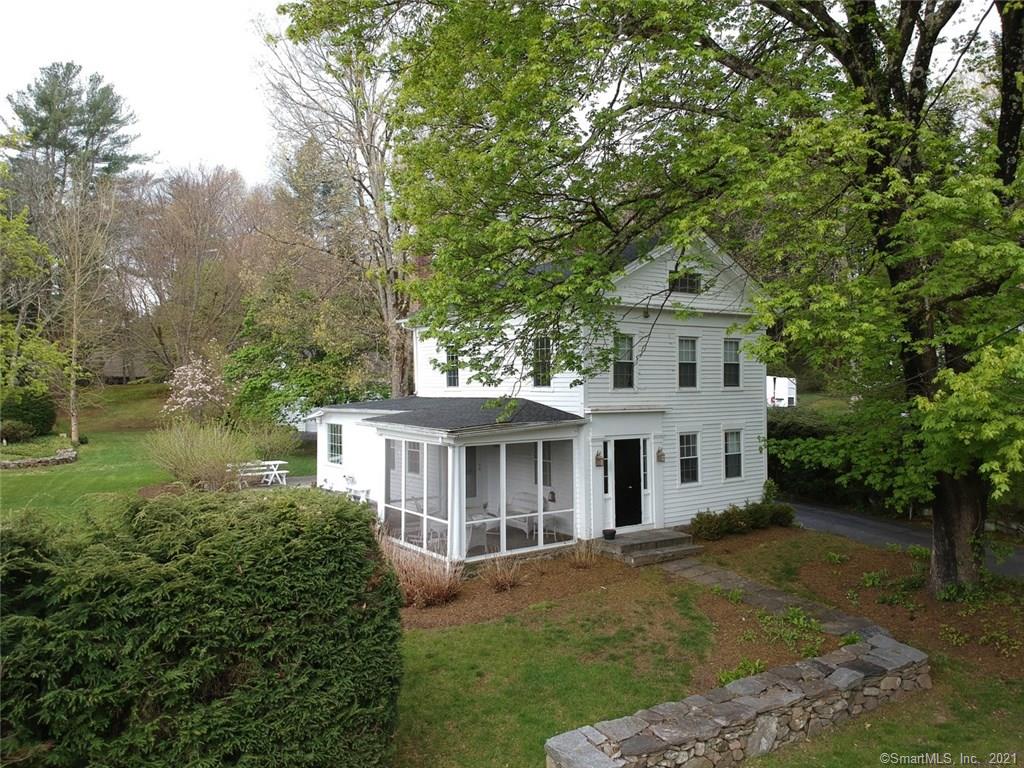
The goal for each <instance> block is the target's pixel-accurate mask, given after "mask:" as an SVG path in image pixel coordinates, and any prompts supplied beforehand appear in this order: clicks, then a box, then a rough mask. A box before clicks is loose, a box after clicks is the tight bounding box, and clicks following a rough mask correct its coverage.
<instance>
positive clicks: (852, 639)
mask: <svg viewBox="0 0 1024 768" xmlns="http://www.w3.org/2000/svg"><path fill="white" fill-rule="evenodd" d="M863 639H864V638H862V637H861V636H860V635H858V634H857V633H856V632H847V633H846V634H845V635H843V636H842V637H841V638H839V642H840V643H841V644H842V645H853V644H854V643H859V642H860V641H861V640H863Z"/></svg>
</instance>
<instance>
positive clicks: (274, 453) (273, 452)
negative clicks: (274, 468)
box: [240, 421, 301, 461]
mask: <svg viewBox="0 0 1024 768" xmlns="http://www.w3.org/2000/svg"><path fill="white" fill-rule="evenodd" d="M240 431H241V432H242V433H244V434H245V436H246V437H247V438H248V439H249V442H250V443H251V444H252V448H253V451H254V452H255V456H256V458H257V459H261V460H264V461H267V460H270V459H280V458H283V457H284V456H287V455H288V454H290V453H294V452H295V451H296V450H298V447H299V443H300V442H301V441H300V439H299V431H298V430H297V429H295V427H290V426H288V425H287V424H274V423H273V422H269V421H250V422H245V423H244V424H242V425H240Z"/></svg>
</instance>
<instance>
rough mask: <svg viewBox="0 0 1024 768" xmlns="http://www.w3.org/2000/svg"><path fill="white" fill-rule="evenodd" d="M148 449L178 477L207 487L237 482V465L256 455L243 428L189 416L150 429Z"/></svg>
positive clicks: (185, 483) (153, 457)
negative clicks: (240, 429) (234, 427)
mask: <svg viewBox="0 0 1024 768" xmlns="http://www.w3.org/2000/svg"><path fill="white" fill-rule="evenodd" d="M146 449H147V450H148V451H149V454H150V456H151V457H152V459H153V461H154V463H156V464H157V466H160V467H163V468H164V469H166V470H167V471H168V472H170V473H171V474H172V475H173V476H174V479H175V480H177V481H178V482H180V483H183V484H184V485H186V486H188V487H190V488H205V489H206V490H218V489H221V488H228V487H233V486H236V485H237V484H238V479H239V478H238V471H237V470H236V469H234V468H233V466H234V465H237V464H241V463H243V462H245V461H249V460H251V459H253V458H254V457H255V450H254V448H253V446H252V443H251V442H250V441H249V438H248V437H247V436H246V435H244V434H242V433H241V432H238V431H235V430H232V429H230V428H228V427H224V426H221V425H219V424H200V423H198V422H195V421H188V420H182V421H176V422H174V423H172V424H170V425H168V426H166V427H163V428H161V429H157V430H154V431H153V432H150V433H149V435H148V436H147V437H146Z"/></svg>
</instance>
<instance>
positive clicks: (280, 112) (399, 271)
mask: <svg viewBox="0 0 1024 768" xmlns="http://www.w3.org/2000/svg"><path fill="white" fill-rule="evenodd" d="M266 41H267V50H268V56H267V60H266V62H265V66H266V70H265V71H266V75H267V81H268V84H269V86H270V93H271V97H272V99H273V101H274V105H275V110H274V116H275V119H276V122H277V127H278V131H279V133H280V135H281V137H282V139H283V141H284V142H285V145H286V146H287V148H288V150H289V151H290V152H291V153H292V154H293V157H294V162H293V163H292V165H293V166H301V167H302V168H303V169H304V172H305V173H306V175H307V177H308V175H309V174H311V173H318V174H319V176H318V178H317V185H318V187H319V190H320V194H319V206H318V209H319V213H320V214H321V215H320V216H319V217H318V218H317V219H315V220H313V221H311V222H308V223H309V224H312V225H313V227H312V232H313V233H314V234H315V235H316V236H317V237H318V239H319V240H320V242H321V246H322V247H323V248H324V249H325V250H327V251H328V252H330V253H333V254H334V256H335V258H336V259H337V260H338V261H339V262H345V267H344V268H345V269H346V271H348V272H349V273H351V274H354V275H356V277H357V279H358V280H360V281H361V282H363V283H365V285H366V287H367V288H368V289H369V291H370V293H371V294H372V296H373V299H374V303H373V307H374V309H375V311H376V313H377V314H378V316H379V317H380V322H381V323H382V324H383V327H384V329H385V331H386V334H387V347H388V357H389V372H390V381H391V393H392V395H393V396H395V397H401V396H404V395H408V394H411V393H412V386H413V381H412V372H413V359H412V338H411V335H410V333H409V331H408V329H407V328H406V327H405V325H404V324H403V321H404V320H405V319H406V318H407V316H408V314H409V309H410V303H409V296H408V294H407V293H406V292H405V291H404V290H403V287H402V286H403V283H404V281H405V280H406V279H407V278H409V277H410V271H411V269H412V267H413V264H412V262H411V260H410V258H409V254H408V252H407V251H406V249H405V248H403V247H400V245H399V239H400V237H401V236H402V234H403V233H404V226H403V224H402V223H401V222H400V221H399V219H398V218H397V217H396V215H395V208H394V202H395V201H394V190H393V175H394V173H395V164H396V160H395V156H394V134H395V123H394V114H393V112H394V84H393V82H392V81H390V80H389V78H388V77H387V76H386V75H385V74H384V73H383V72H382V71H381V68H380V67H376V66H372V64H371V61H372V60H371V59H369V58H367V57H358V56H354V55H352V51H351V50H350V49H346V48H344V47H339V46H335V45H333V44H332V43H331V40H330V38H329V37H328V36H326V35H316V34H313V35H307V34H303V33H301V32H300V31H298V30H297V29H296V30H294V34H292V35H291V37H290V39H288V38H283V37H280V36H274V35H267V36H266ZM314 155H315V158H314V157H313V156H314ZM313 159H315V162H311V160H313ZM348 267H355V268H356V269H354V270H351V269H348Z"/></svg>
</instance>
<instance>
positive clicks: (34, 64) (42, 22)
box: [0, 0, 282, 183]
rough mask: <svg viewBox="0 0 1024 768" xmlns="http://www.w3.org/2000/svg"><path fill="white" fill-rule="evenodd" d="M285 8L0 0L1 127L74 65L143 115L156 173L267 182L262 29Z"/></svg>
mask: <svg viewBox="0 0 1024 768" xmlns="http://www.w3.org/2000/svg"><path fill="white" fill-rule="evenodd" d="M281 1H282V0H173V1H172V2H149V1H146V0H28V1H27V2H7V0H0V3H2V4H3V27H4V29H3V33H2V35H0V118H2V119H3V120H5V121H8V122H9V121H10V119H11V117H12V114H11V110H10V105H9V104H8V103H7V98H6V97H7V95H8V94H11V93H13V92H14V91H17V90H20V89H22V88H24V87H25V86H26V85H27V84H28V83H30V82H31V81H32V80H34V79H35V77H36V75H37V74H38V72H39V69H40V67H43V66H45V65H47V64H50V63H52V62H54V61H68V60H70V61H74V62H76V63H78V64H81V65H82V69H83V74H85V75H88V74H89V73H92V72H98V73H100V74H101V75H103V77H104V78H105V79H106V81H107V82H109V83H112V84H113V85H114V88H115V89H116V90H117V92H118V93H120V94H121V95H122V96H123V97H124V98H125V100H126V101H127V103H128V104H129V106H130V107H131V109H132V110H134V112H135V114H136V116H137V117H138V122H137V123H136V126H135V133H138V134H139V139H138V141H137V142H136V145H135V146H136V149H137V150H138V151H141V152H144V153H146V154H153V155H156V160H155V162H154V163H153V165H152V170H154V171H156V172H159V171H161V170H164V169H166V168H168V167H178V166H193V167H195V166H197V165H198V164H200V163H204V164H206V165H216V164H220V165H224V166H227V167H230V168H236V169H237V170H239V171H241V173H242V175H243V176H245V179H246V181H248V182H249V183H258V182H261V181H266V180H267V179H268V178H269V176H270V173H271V170H270V167H269V166H270V160H271V153H272V144H273V129H272V127H271V122H270V119H269V117H268V112H267V106H266V99H265V98H264V94H263V92H262V90H261V89H262V79H261V77H260V74H259V70H258V66H257V61H258V59H259V57H260V55H261V52H262V47H263V43H262V41H261V40H260V37H259V35H258V34H257V32H256V30H255V28H254V20H255V19H256V18H257V17H263V19H264V20H266V21H267V22H268V23H269V24H270V25H272V28H274V29H277V28H278V27H279V26H280V25H281V22H280V21H279V20H278V17H277V15H276V12H275V8H276V6H277V5H278V3H279V2H281Z"/></svg>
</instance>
